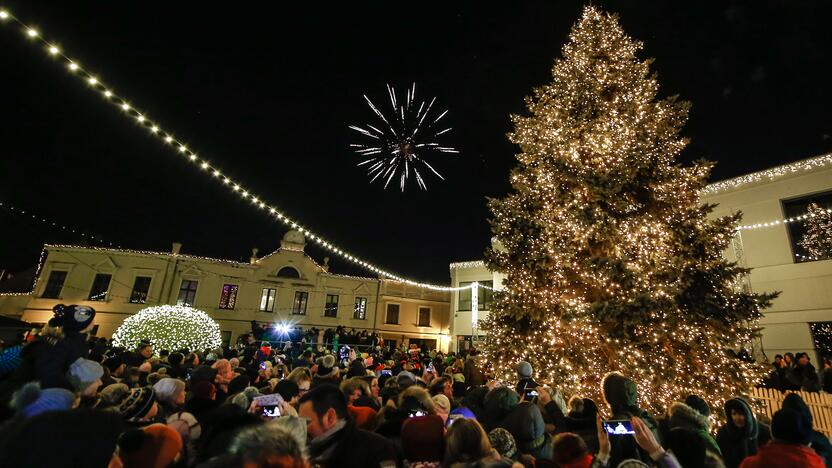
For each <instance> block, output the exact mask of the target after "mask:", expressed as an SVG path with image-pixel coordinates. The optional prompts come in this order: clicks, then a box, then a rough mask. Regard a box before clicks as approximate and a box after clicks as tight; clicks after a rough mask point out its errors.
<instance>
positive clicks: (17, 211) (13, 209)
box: [0, 201, 116, 247]
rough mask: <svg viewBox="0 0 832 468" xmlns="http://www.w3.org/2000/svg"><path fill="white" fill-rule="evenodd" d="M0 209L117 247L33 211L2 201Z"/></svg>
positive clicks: (100, 238)
mask: <svg viewBox="0 0 832 468" xmlns="http://www.w3.org/2000/svg"><path fill="white" fill-rule="evenodd" d="M0 208H2V209H6V210H8V211H10V212H11V213H13V214H19V215H23V216H25V217H27V218H30V219H32V220H34V221H38V222H40V223H43V224H46V225H48V226H50V227H53V228H55V229H59V230H62V231H66V232H69V233H72V234H77V235H79V236H81V237H83V238H85V239H89V240H91V241H95V242H100V243H102V244H107V245H109V246H111V247H116V245H114V244H113V243H112V242H107V241H105V240H104V238H102V237H99V236H96V235H94V234H87V233H86V232H83V231H81V230H80V229H77V228H74V227H69V226H67V225H65V224H59V223H57V222H55V221H50V220H48V219H46V218H44V217H43V216H39V215H37V214H35V213H32V212H31V211H27V210H24V209H20V208H17V207H15V206H14V205H10V204H8V203H6V202H2V201H0Z"/></svg>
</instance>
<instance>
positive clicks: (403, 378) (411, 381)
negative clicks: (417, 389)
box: [396, 371, 417, 391]
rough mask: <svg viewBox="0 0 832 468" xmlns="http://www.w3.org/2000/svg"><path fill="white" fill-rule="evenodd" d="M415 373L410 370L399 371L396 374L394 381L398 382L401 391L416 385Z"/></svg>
mask: <svg viewBox="0 0 832 468" xmlns="http://www.w3.org/2000/svg"><path fill="white" fill-rule="evenodd" d="M416 380H417V379H416V375H414V374H413V372H410V371H401V372H399V375H397V376H396V383H397V384H399V390H400V391H402V390H404V389H406V388H407V387H409V386H411V385H416Z"/></svg>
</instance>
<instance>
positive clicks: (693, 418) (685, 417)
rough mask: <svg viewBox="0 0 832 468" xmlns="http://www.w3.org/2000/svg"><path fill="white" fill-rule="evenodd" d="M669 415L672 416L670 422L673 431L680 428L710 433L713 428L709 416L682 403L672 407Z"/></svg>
mask: <svg viewBox="0 0 832 468" xmlns="http://www.w3.org/2000/svg"><path fill="white" fill-rule="evenodd" d="M668 414H669V415H670V419H669V421H668V422H669V423H670V428H671V429H674V428H677V427H680V428H684V429H693V430H696V431H698V430H704V431H709V430H710V428H711V422H710V421H709V420H708V417H707V416H705V415H703V414H701V413H700V412H698V411H696V410H695V409H693V408H691V407H690V406H688V405H686V404H684V403H682V402H678V401H677V402H675V403H673V404H672V405H670V409H669V410H668Z"/></svg>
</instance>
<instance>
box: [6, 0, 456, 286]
mask: <svg viewBox="0 0 832 468" xmlns="http://www.w3.org/2000/svg"><path fill="white" fill-rule="evenodd" d="M0 24H17V25H19V26H20V27H22V28H23V32H24V34H25V35H26V36H27V37H28V38H29V39H30V40H31V41H32V42H34V43H36V44H40V45H41V46H42V47H43V50H44V51H45V52H46V53H47V54H48V55H49V56H50V57H52V58H54V59H56V60H59V61H62V62H63V63H64V64H65V66H66V68H67V71H68V72H69V73H71V74H73V75H75V76H77V77H78V78H79V79H81V80H82V81H83V82H84V83H85V84H86V85H87V86H88V87H89V88H90V89H92V90H93V91H96V92H98V93H100V95H101V97H102V98H103V99H105V100H106V101H107V102H109V103H111V104H112V105H114V106H116V107H117V108H118V109H119V110H120V111H121V112H122V113H123V114H124V115H125V116H127V117H129V118H131V119H132V120H134V122H135V123H136V124H137V125H138V126H140V127H142V128H144V129H146V130H147V131H148V134H149V135H151V136H154V137H156V138H158V139H159V140H160V141H162V142H163V143H164V144H165V145H167V146H170V147H172V148H174V149H176V150H177V152H178V153H179V154H181V155H182V156H183V157H185V158H186V160H188V161H190V162H191V163H193V164H194V167H196V168H197V169H199V170H200V171H201V172H202V173H203V174H205V176H206V177H210V178H212V179H213V180H215V181H216V182H217V183H219V184H222V185H224V186H226V187H228V188H229V189H230V190H231V191H232V192H234V193H237V194H238V195H239V196H240V197H241V198H242V199H243V200H246V201H248V202H250V203H251V205H252V206H254V207H255V208H258V209H260V210H261V211H263V212H265V213H267V214H268V215H269V216H270V217H271V218H272V219H274V220H276V221H279V222H281V223H283V224H284V225H286V226H287V227H289V228H290V229H294V230H297V231H299V232H300V233H301V234H303V235H305V236H306V237H307V238H308V239H309V240H311V241H312V242H314V243H315V244H317V245H318V246H320V247H321V248H323V249H325V250H327V251H329V252H331V253H333V254H335V255H338V256H339V257H341V258H343V259H345V260H347V261H349V262H350V263H353V264H355V265H357V266H359V267H362V268H365V269H367V270H369V271H371V272H373V273H375V274H377V275H379V276H381V277H384V278H388V279H392V280H395V281H399V282H402V283H405V284H408V285H411V286H417V287H420V288H426V289H432V290H437V291H457V290H460V289H465V288H467V287H468V286H466V287H463V288H455V287H450V286H444V285H436V284H431V283H425V282H420V281H415V280H412V279H409V278H405V277H402V276H399V275H396V274H394V273H392V272H390V271H387V270H385V269H383V268H380V267H378V266H376V265H375V264H373V263H371V262H368V261H366V260H363V259H361V258H359V257H357V256H355V255H353V254H351V253H350V252H348V251H346V250H344V249H342V248H340V247H338V246H337V245H335V244H333V243H332V242H330V241H329V240H327V239H326V238H324V237H322V236H320V235H318V234H316V233H314V232H312V231H311V230H309V229H308V228H306V227H305V226H303V225H302V224H300V223H299V222H298V221H296V220H294V219H293V218H291V217H289V216H287V215H286V214H284V213H283V212H281V211H280V210H278V209H277V208H276V207H274V206H272V205H270V204H267V203H266V202H264V201H263V197H260V196H256V195H255V194H254V192H253V191H251V190H247V189H246V188H245V186H244V185H243V184H241V183H240V182H237V181H235V180H233V179H231V178H230V177H229V176H228V175H227V174H225V172H224V171H222V170H221V169H220V168H219V167H217V166H216V165H214V164H212V163H211V162H210V161H208V160H207V159H204V158H203V157H201V156H199V155H198V154H197V153H196V152H194V151H192V150H191V149H189V148H188V146H187V144H186V143H185V142H184V141H183V140H182V139H181V138H180V137H176V136H175V134H174V133H173V132H171V131H168V130H165V129H164V128H163V127H162V126H161V125H160V123H159V122H158V121H156V120H155V119H152V118H151V117H149V116H148V114H147V113H144V112H141V111H140V110H139V109H137V108H136V107H135V105H133V104H131V103H130V100H129V99H127V98H126V97H124V96H120V95H119V94H117V93H116V92H115V91H114V90H113V88H112V87H110V86H107V85H106V84H105V82H104V81H103V80H102V79H101V78H100V76H99V75H97V74H95V73H93V72H92V71H90V70H87V69H85V68H84V67H83V66H81V65H80V64H79V63H78V61H76V60H73V59H72V58H70V57H69V56H68V55H66V53H64V51H63V50H61V49H60V48H59V47H58V46H57V45H56V44H55V43H52V42H50V41H48V40H47V39H45V38H44V36H43V34H42V33H40V32H39V31H37V30H36V29H34V28H31V27H29V26H27V25H26V24H25V23H24V22H23V21H21V20H20V19H19V18H17V17H16V16H14V15H13V14H12V13H11V12H10V11H9V10H7V9H3V10H0Z"/></svg>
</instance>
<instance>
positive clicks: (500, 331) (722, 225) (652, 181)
mask: <svg viewBox="0 0 832 468" xmlns="http://www.w3.org/2000/svg"><path fill="white" fill-rule="evenodd" d="M639 49H641V44H640V43H639V42H637V41H634V40H633V39H631V38H630V37H628V36H627V35H626V34H625V33H624V31H623V30H622V28H621V27H620V25H619V24H618V19H617V17H616V16H614V15H609V14H605V13H602V12H600V11H598V10H597V9H595V8H593V7H587V8H586V9H585V10H584V13H583V17H582V18H581V20H580V21H579V22H578V23H577V24H576V25H575V26H574V27H573V29H572V32H571V35H570V38H569V41H568V43H567V44H566V45H565V46H564V48H563V57H562V58H561V59H559V60H557V61H556V62H555V65H554V67H553V69H552V78H553V80H552V82H551V83H550V84H547V85H545V86H543V87H541V88H538V89H536V90H534V95H533V96H532V97H530V98H527V100H526V104H527V107H528V110H529V112H530V115H529V116H514V117H513V121H514V125H515V131H514V133H512V134H511V135H510V136H509V137H510V139H511V140H512V142H514V143H516V144H517V145H519V146H520V150H521V152H520V153H519V154H518V155H517V160H518V161H519V165H518V167H516V168H515V169H514V170H513V171H512V173H511V177H510V179H511V184H512V187H513V191H512V193H511V194H509V195H507V196H506V197H505V198H503V199H497V200H491V201H490V207H491V210H492V213H493V219H492V221H491V222H492V229H493V232H494V235H495V236H496V240H497V241H499V242H498V244H501V245H502V246H503V248H500V249H494V250H491V251H489V252H487V254H486V261H487V264H488V266H489V268H490V269H492V270H493V271H498V272H501V273H504V274H505V275H506V276H505V281H504V283H503V286H504V289H503V290H502V291H500V292H498V293H496V295H495V302H494V305H492V307H491V312H490V314H489V317H488V318H487V319H486V320H485V321H484V323H482V328H483V329H484V330H485V331H486V333H487V338H486V342H485V347H484V351H485V353H486V356H487V358H488V359H489V360H490V361H491V362H493V363H494V364H495V370H496V371H497V372H498V373H499V374H501V376H502V377H503V378H505V379H508V380H511V379H512V378H514V365H515V364H516V363H517V362H518V361H520V360H527V361H529V362H531V363H532V365H533V366H534V368H535V372H536V373H537V377H538V378H539V380H542V381H544V382H548V383H550V384H552V385H554V386H555V387H556V388H560V389H562V390H563V391H565V392H567V393H568V394H580V395H582V396H585V397H593V398H598V397H599V394H600V381H601V378H602V377H603V376H604V374H606V373H607V372H609V371H620V372H622V373H623V374H625V375H628V376H630V377H632V378H633V379H634V380H635V381H636V382H637V383H638V385H639V390H640V396H641V404H642V405H643V406H645V407H647V408H652V409H659V408H663V407H665V406H666V405H669V404H670V403H671V402H672V401H674V399H678V398H683V397H684V395H686V394H689V393H697V394H700V395H702V396H703V397H705V398H707V399H708V400H709V401H710V403H711V404H714V405H715V407H719V405H720V404H721V402H722V401H724V400H725V399H726V398H729V397H731V396H734V395H737V394H742V393H747V391H748V390H749V389H750V387H751V386H752V385H753V384H754V383H755V382H756V381H757V380H759V378H760V377H761V376H762V375H763V369H762V367H761V366H759V365H754V364H748V363H744V362H741V361H739V360H733V359H731V358H729V357H728V356H727V353H726V350H729V349H733V350H737V349H739V348H740V347H742V346H745V345H747V343H748V342H749V341H750V340H751V338H752V335H753V334H754V330H755V327H756V323H757V321H758V319H759V317H760V310H761V309H763V308H765V307H767V306H768V305H769V304H770V300H771V299H772V298H773V297H774V295H771V294H759V295H755V294H745V293H742V292H739V291H737V290H736V289H735V288H734V284H735V280H736V278H737V277H738V275H740V274H742V273H744V272H745V271H746V270H744V269H742V268H740V267H738V266H737V265H736V264H733V263H729V262H727V261H726V260H725V259H724V258H723V256H722V253H723V251H724V250H725V249H726V247H727V246H728V245H729V242H730V240H731V238H732V236H733V232H734V229H733V226H734V225H735V223H736V222H737V221H738V220H739V219H740V215H739V214H736V215H733V216H727V217H723V218H720V219H716V220H710V219H708V218H707V215H708V213H710V212H711V210H712V209H713V206H708V205H700V203H699V196H698V191H699V190H700V189H702V188H703V187H704V186H705V184H706V177H707V175H708V173H709V171H710V169H711V167H712V164H710V163H707V162H698V163H696V164H694V165H693V166H690V167H685V166H681V165H679V164H678V163H677V162H676V160H675V159H676V157H677V156H678V155H679V153H680V152H681V150H682V149H683V148H684V147H685V145H686V143H687V141H686V140H685V139H684V138H682V137H680V136H679V132H680V130H681V128H682V126H683V124H684V123H685V121H686V119H687V112H688V104H687V103H684V102H680V101H678V100H677V99H676V98H674V97H671V98H666V99H659V98H658V97H657V92H658V82H657V80H656V77H655V75H653V74H652V73H651V72H650V69H649V65H650V60H641V59H639V58H637V57H636V52H637V51H639Z"/></svg>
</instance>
